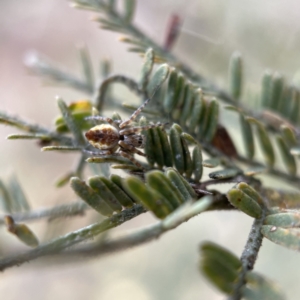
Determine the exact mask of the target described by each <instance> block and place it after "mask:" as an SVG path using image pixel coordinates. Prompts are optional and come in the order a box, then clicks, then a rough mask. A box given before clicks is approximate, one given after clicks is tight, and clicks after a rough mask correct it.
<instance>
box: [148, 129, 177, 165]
mask: <svg viewBox="0 0 300 300" xmlns="http://www.w3.org/2000/svg"><path fill="white" fill-rule="evenodd" d="M156 131H157V133H158V135H159V142H160V144H161V148H162V152H163V157H164V166H166V167H172V166H173V159H172V150H171V146H170V143H169V140H168V135H167V133H166V131H165V129H164V128H162V127H157V128H156ZM146 142H147V141H146Z"/></svg>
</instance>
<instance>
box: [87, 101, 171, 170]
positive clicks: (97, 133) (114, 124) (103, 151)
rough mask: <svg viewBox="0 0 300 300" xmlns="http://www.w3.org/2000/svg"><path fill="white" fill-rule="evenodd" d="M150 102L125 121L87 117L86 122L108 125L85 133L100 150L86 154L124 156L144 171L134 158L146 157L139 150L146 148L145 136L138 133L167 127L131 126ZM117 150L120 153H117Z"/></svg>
mask: <svg viewBox="0 0 300 300" xmlns="http://www.w3.org/2000/svg"><path fill="white" fill-rule="evenodd" d="M149 101H150V98H149V99H147V100H146V101H145V102H144V103H143V104H142V105H141V106H140V107H139V108H138V109H137V110H136V111H135V112H134V113H133V114H132V115H131V116H130V118H129V119H127V120H125V121H122V120H113V119H111V118H106V117H101V116H92V117H87V118H86V120H94V121H102V122H106V123H108V124H100V125H96V126H94V127H93V128H91V129H90V130H89V131H87V132H86V133H85V136H86V138H87V140H88V142H89V143H90V144H91V145H92V146H93V147H95V148H97V149H99V151H88V150H85V152H87V153H88V154H91V155H96V156H101V155H114V156H122V157H125V158H127V159H129V160H130V161H131V162H132V163H133V164H134V165H136V166H137V167H138V168H139V169H143V167H142V165H141V164H140V163H139V162H138V161H137V160H136V159H135V158H134V154H135V153H136V154H138V155H141V156H146V154H145V153H143V152H142V151H140V150H138V149H137V148H143V147H144V144H145V136H144V135H141V134H137V133H139V132H140V131H142V130H149V129H151V128H155V127H159V126H164V125H166V124H161V123H157V124H151V125H147V126H130V125H131V124H132V122H133V121H134V120H135V119H136V117H137V116H138V115H139V114H140V112H141V111H142V110H143V108H144V107H145V106H146V105H147V104H148V103H149ZM117 150H119V151H118V152H117Z"/></svg>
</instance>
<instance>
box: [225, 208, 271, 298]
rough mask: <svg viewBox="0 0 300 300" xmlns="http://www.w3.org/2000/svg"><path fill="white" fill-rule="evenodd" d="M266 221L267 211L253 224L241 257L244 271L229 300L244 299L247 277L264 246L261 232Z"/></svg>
mask: <svg viewBox="0 0 300 300" xmlns="http://www.w3.org/2000/svg"><path fill="white" fill-rule="evenodd" d="M264 219H265V210H263V215H262V217H261V218H260V219H255V221H254V222H253V225H252V228H251V231H250V234H249V237H248V240H247V243H246V245H245V248H244V251H243V253H242V256H241V263H242V270H241V272H240V274H239V278H238V282H237V283H236V285H235V288H234V290H233V294H232V295H231V296H230V297H229V298H228V300H240V299H241V297H242V294H241V289H242V287H243V286H244V285H245V284H246V275H247V273H248V272H249V271H251V270H252V269H253V267H254V264H255V262H256V258H257V255H258V251H259V249H260V247H261V245H262V239H263V235H262V234H261V232H260V230H261V228H262V225H263V222H264Z"/></svg>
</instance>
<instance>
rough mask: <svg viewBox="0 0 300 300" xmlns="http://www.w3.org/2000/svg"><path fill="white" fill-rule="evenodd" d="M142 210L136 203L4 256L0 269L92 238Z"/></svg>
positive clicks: (0, 262) (140, 212)
mask: <svg viewBox="0 0 300 300" xmlns="http://www.w3.org/2000/svg"><path fill="white" fill-rule="evenodd" d="M144 212H146V210H145V209H144V208H143V206H142V205H140V204H137V205H135V206H134V207H132V208H130V209H126V210H124V211H122V212H120V213H118V214H116V215H113V216H112V217H110V218H107V219H105V220H104V221H102V222H99V223H95V224H92V225H89V226H86V227H84V228H81V229H79V230H77V231H74V232H71V233H68V234H66V235H64V236H62V237H59V238H57V239H55V240H52V241H50V242H48V243H46V244H43V245H41V246H38V247H36V248H35V249H33V250H31V251H28V252H25V253H22V254H17V255H14V256H11V257H7V258H4V259H2V260H0V271H4V270H5V269H6V268H9V267H12V266H15V265H20V264H22V263H24V262H26V261H30V260H33V259H36V258H38V257H41V256H45V255H50V254H54V253H58V252H60V251H62V250H64V249H66V248H69V247H71V246H74V245H76V244H78V243H81V242H83V241H86V240H89V239H92V238H94V237H95V236H97V235H99V234H100V233H102V232H105V231H107V230H108V229H111V228H114V227H117V226H119V225H121V224H123V223H124V222H126V221H129V220H131V219H132V218H134V217H136V216H138V215H140V214H142V213H144Z"/></svg>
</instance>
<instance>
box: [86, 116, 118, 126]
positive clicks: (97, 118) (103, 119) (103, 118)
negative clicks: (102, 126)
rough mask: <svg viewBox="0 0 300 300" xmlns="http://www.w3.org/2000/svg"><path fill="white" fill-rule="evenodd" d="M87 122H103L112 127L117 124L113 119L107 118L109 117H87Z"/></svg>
mask: <svg viewBox="0 0 300 300" xmlns="http://www.w3.org/2000/svg"><path fill="white" fill-rule="evenodd" d="M84 119H85V120H93V121H102V122H107V123H108V124H111V125H115V124H116V123H117V122H116V121H114V120H113V119H111V118H107V117H101V116H90V117H86V118H84Z"/></svg>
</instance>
